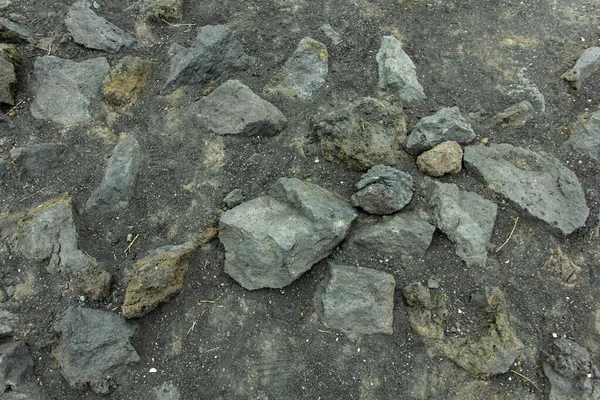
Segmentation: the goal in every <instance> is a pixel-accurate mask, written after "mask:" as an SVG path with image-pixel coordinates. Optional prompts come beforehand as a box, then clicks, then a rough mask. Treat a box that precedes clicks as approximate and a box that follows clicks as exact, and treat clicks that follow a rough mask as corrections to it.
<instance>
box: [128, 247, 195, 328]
mask: <svg viewBox="0 0 600 400" xmlns="http://www.w3.org/2000/svg"><path fill="white" fill-rule="evenodd" d="M194 250H195V246H193V245H191V244H183V245H179V246H164V247H160V248H158V249H156V250H154V251H153V252H152V253H150V254H149V255H148V256H146V257H144V258H142V259H141V260H139V261H137V262H136V263H135V267H134V269H133V271H132V278H131V281H130V282H129V284H128V285H127V290H126V292H125V301H124V302H123V307H122V310H123V316H124V317H125V318H139V317H142V316H144V315H146V314H148V313H149V312H150V311H152V310H154V309H155V308H156V307H158V306H159V305H160V304H162V303H165V302H167V301H168V300H169V299H171V297H173V296H175V295H176V294H178V293H179V292H180V291H181V288H182V287H183V278H184V276H185V273H186V271H187V269H188V263H187V260H186V257H187V256H189V255H190V254H191V253H192V252H193V251H194Z"/></svg>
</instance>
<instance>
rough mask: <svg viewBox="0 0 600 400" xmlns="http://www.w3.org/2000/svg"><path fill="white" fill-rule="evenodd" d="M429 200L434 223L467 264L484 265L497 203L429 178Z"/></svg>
mask: <svg viewBox="0 0 600 400" xmlns="http://www.w3.org/2000/svg"><path fill="white" fill-rule="evenodd" d="M428 196H429V204H430V205H431V207H432V208H433V210H434V215H435V219H436V221H437V222H436V225H437V227H438V228H439V229H440V230H441V231H442V232H443V233H444V234H445V235H446V236H447V237H448V239H450V240H451V241H452V242H454V244H455V245H456V254H457V255H458V256H459V257H460V258H462V259H463V260H464V261H465V263H466V264H467V265H468V266H481V265H485V262H486V260H487V245H488V243H489V241H490V239H491V237H492V231H493V229H494V222H495V221H496V212H497V209H498V206H497V205H496V204H495V203H493V202H491V201H489V200H486V199H484V198H483V197H481V196H479V195H478V194H475V193H472V192H467V191H464V190H460V189H459V188H458V186H456V185H454V184H451V183H441V182H436V181H433V180H430V181H429V188H428Z"/></svg>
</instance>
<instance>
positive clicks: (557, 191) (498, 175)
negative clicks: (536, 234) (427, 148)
mask: <svg viewBox="0 0 600 400" xmlns="http://www.w3.org/2000/svg"><path fill="white" fill-rule="evenodd" d="M464 162H465V166H466V168H468V169H470V170H472V171H474V172H476V173H477V174H479V175H480V176H481V177H482V178H483V181H484V182H485V183H486V184H487V185H488V186H489V187H490V189H492V190H494V191H495V192H498V193H500V194H502V195H503V196H504V197H506V198H507V199H508V200H510V201H512V202H513V203H514V204H515V205H516V206H518V207H520V208H521V209H522V210H523V211H525V212H527V213H528V214H530V215H531V216H533V217H535V218H538V219H540V220H541V221H544V222H546V223H547V224H548V225H549V226H550V227H551V228H553V229H554V230H556V231H558V232H560V233H562V234H563V235H568V234H569V233H571V232H573V231H574V230H576V229H578V228H580V227H582V226H583V225H584V224H585V221H586V219H587V217H588V214H589V209H588V207H587V204H586V201H585V196H584V193H583V190H582V189H581V185H580V184H579V180H578V179H577V177H576V176H575V174H574V173H573V172H572V171H571V170H569V169H568V168H566V167H564V166H563V165H562V164H560V162H559V161H558V160H556V159H555V158H553V157H549V156H542V155H540V154H538V153H535V152H533V151H531V150H526V149H522V148H519V147H513V146H511V145H509V144H498V145H492V146H490V147H485V146H470V147H467V148H466V149H465V154H464Z"/></svg>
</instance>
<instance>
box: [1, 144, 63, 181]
mask: <svg viewBox="0 0 600 400" xmlns="http://www.w3.org/2000/svg"><path fill="white" fill-rule="evenodd" d="M65 149H66V146H65V145H64V144H62V143H44V144H34V145H31V146H28V147H15V148H14V149H11V150H10V157H11V158H12V160H13V162H14V163H15V165H16V166H17V168H18V169H19V171H20V173H21V177H25V178H39V177H41V176H44V175H46V174H47V173H48V171H49V170H53V169H56V168H57V167H60V166H61V165H60V164H61V161H62V155H63V153H64V151H65Z"/></svg>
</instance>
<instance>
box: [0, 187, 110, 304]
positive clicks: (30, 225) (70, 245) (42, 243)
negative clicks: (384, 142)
mask: <svg viewBox="0 0 600 400" xmlns="http://www.w3.org/2000/svg"><path fill="white" fill-rule="evenodd" d="M0 231H2V232H3V236H4V237H3V241H4V244H5V245H7V246H8V248H9V249H10V251H11V253H14V254H17V255H19V256H21V257H23V258H24V259H25V260H28V261H32V262H38V263H42V264H45V265H46V268H47V269H48V271H49V272H50V273H54V274H61V275H63V276H64V277H65V278H66V279H67V280H68V281H69V288H70V289H71V290H72V291H74V292H76V293H81V294H84V295H86V296H89V297H90V298H91V299H93V300H100V299H102V298H104V297H105V296H106V295H107V294H108V290H109V289H110V280H111V276H110V274H109V273H108V272H106V271H104V270H103V269H102V268H101V267H100V265H99V264H98V262H97V261H95V260H94V259H92V258H90V257H88V256H87V255H86V254H85V253H84V252H83V251H81V250H80V249H79V246H78V243H77V230H76V228H75V221H74V218H73V208H72V204H71V199H70V198H69V197H62V198H59V199H55V200H50V201H48V202H46V203H44V204H42V205H41V206H39V207H35V208H33V209H31V210H27V211H25V212H23V213H19V214H11V215H9V216H7V217H4V218H1V219H0Z"/></svg>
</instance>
